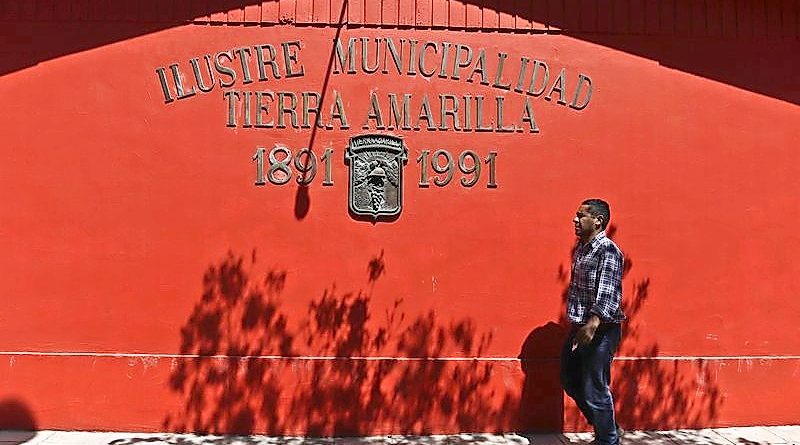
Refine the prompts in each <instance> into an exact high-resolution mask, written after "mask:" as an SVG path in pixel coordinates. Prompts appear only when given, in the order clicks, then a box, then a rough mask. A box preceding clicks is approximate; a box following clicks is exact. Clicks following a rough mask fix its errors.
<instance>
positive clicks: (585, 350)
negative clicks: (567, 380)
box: [575, 324, 620, 445]
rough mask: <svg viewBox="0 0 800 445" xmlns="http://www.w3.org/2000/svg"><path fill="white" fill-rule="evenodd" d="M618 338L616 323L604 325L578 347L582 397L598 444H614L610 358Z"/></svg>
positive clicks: (614, 420) (614, 426)
mask: <svg viewBox="0 0 800 445" xmlns="http://www.w3.org/2000/svg"><path fill="white" fill-rule="evenodd" d="M619 339H620V327H619V325H616V324H612V325H603V326H602V327H600V328H599V329H598V330H597V333H596V334H595V338H594V340H592V343H591V344H589V345H587V346H585V347H581V348H578V349H577V350H576V351H575V352H577V353H578V355H580V357H581V368H582V369H581V377H582V382H581V383H582V385H583V397H584V400H585V402H586V405H587V406H588V408H589V410H590V412H591V415H592V420H593V422H592V424H593V425H594V432H595V440H596V441H597V443H598V444H600V445H617V444H618V443H619V437H617V423H616V419H615V416H614V397H613V396H612V395H611V390H610V389H609V384H610V383H611V360H612V359H613V357H614V353H615V352H616V350H617V346H618V345H619Z"/></svg>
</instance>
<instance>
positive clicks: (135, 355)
mask: <svg viewBox="0 0 800 445" xmlns="http://www.w3.org/2000/svg"><path fill="white" fill-rule="evenodd" d="M0 356H9V357H21V356H39V357H108V358H165V359H172V358H176V359H193V358H213V359H230V358H236V359H242V360H366V361H377V360H394V361H452V362H472V361H481V362H517V361H519V359H518V358H517V357H382V356H373V357H334V356H306V355H303V356H282V355H199V354H147V353H116V352H40V351H0ZM551 360H558V359H557V358H537V359H531V360H530V361H551ZM614 360H622V361H636V360H665V361H675V360H681V361H698V360H800V355H724V356H716V355H707V356H702V355H697V356H688V355H675V356H656V357H626V356H621V357H615V358H614Z"/></svg>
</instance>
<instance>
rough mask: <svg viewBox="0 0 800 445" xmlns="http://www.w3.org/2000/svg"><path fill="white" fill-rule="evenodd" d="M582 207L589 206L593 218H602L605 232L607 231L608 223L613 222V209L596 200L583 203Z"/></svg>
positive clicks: (605, 203)
mask: <svg viewBox="0 0 800 445" xmlns="http://www.w3.org/2000/svg"><path fill="white" fill-rule="evenodd" d="M581 205H586V206H589V213H591V214H592V216H602V217H603V230H606V226H608V221H609V220H611V208H610V207H609V206H608V203H607V202H605V201H603V200H602V199H597V198H594V199H587V200H585V201H583V202H582V203H581Z"/></svg>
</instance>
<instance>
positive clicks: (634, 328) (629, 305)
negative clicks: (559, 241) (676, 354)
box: [520, 224, 722, 431]
mask: <svg viewBox="0 0 800 445" xmlns="http://www.w3.org/2000/svg"><path fill="white" fill-rule="evenodd" d="M606 233H607V235H608V236H609V237H610V238H612V239H613V238H614V236H615V235H616V234H617V233H618V228H617V226H616V225H614V224H611V225H609V227H608V229H607V231H606ZM576 248H577V244H576V245H575V246H573V248H572V251H571V252H570V258H571V257H572V254H574V253H575V249H576ZM633 265H634V262H633V260H632V258H631V256H630V255H628V254H626V257H625V266H624V271H623V276H624V277H627V276H628V275H629V274H630V273H631V271H632V270H633ZM557 280H558V282H559V283H561V284H562V285H563V286H564V290H563V292H562V301H563V304H564V306H566V302H567V296H568V291H569V280H570V265H569V263H567V264H562V265H560V266H559V268H558V275H557ZM650 287H651V281H650V278H648V277H644V278H641V279H637V280H635V281H634V284H633V290H632V291H631V290H628V289H624V290H623V311H624V312H625V314H626V315H627V317H628V319H627V321H625V322H624V323H623V331H622V340H621V343H620V346H619V349H618V352H617V354H616V355H617V356H625V357H626V358H624V359H616V360H615V364H614V367H613V371H612V392H613V394H614V398H615V402H616V413H617V420H618V422H619V423H620V425H622V426H623V427H624V428H626V429H672V428H700V427H707V426H709V425H710V424H713V422H714V420H715V419H716V418H717V414H718V409H719V405H720V404H721V402H722V396H721V393H720V390H719V387H718V385H717V382H716V379H715V378H716V373H715V369H713V367H712V366H711V365H709V364H708V362H706V361H703V360H697V361H696V362H695V363H692V364H688V362H679V361H675V360H669V361H666V360H663V361H662V360H657V359H655V358H656V357H658V354H659V347H658V342H656V341H647V340H645V339H644V336H643V333H644V330H645V329H644V323H643V322H642V321H640V319H639V315H640V313H641V311H642V309H643V307H644V305H645V304H646V302H647V300H648V299H649V297H650ZM676 328H677V329H679V328H680V327H679V325H678V326H676ZM568 330H569V321H568V320H567V318H566V315H565V313H564V311H563V310H562V312H561V315H560V317H559V319H558V321H551V322H548V323H547V324H545V325H543V326H540V327H537V328H536V329H534V330H533V331H532V332H531V334H530V335H529V336H528V338H527V339H526V340H525V342H524V343H523V346H522V351H521V353H520V358H521V360H522V363H523V371H524V372H525V384H524V387H523V393H522V400H521V404H520V408H521V416H522V418H523V425H524V426H526V427H527V428H528V429H529V430H532V431H562V430H568V431H579V430H587V429H589V426H588V424H586V422H585V421H584V419H583V417H582V415H581V414H580V412H579V411H578V410H577V408H576V407H574V406H572V405H570V407H569V408H568V409H567V411H566V412H565V410H564V396H563V393H562V390H561V386H560V378H559V367H560V363H559V355H560V349H561V345H562V344H563V342H564V340H565V338H566V336H567V332H568ZM526 410H527V411H526ZM552 413H558V415H555V414H552ZM533 414H536V416H540V417H538V418H536V417H535V416H534V415H533ZM541 416H546V417H544V418H543V417H541Z"/></svg>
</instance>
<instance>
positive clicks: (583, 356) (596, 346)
mask: <svg viewBox="0 0 800 445" xmlns="http://www.w3.org/2000/svg"><path fill="white" fill-rule="evenodd" d="M610 218H611V210H610V208H609V206H608V203H606V202H605V201H603V200H601V199H587V200H586V201H583V202H582V203H581V205H580V206H579V207H578V210H577V212H576V213H575V218H574V219H573V220H572V222H573V223H574V224H575V235H576V236H578V238H579V242H578V246H577V247H576V249H575V254H574V256H573V258H572V276H571V279H570V283H569V295H568V299H567V318H568V319H569V321H570V322H571V323H572V329H571V330H570V334H569V335H568V336H567V340H566V342H565V343H564V347H563V350H562V352H561V384H562V386H563V387H564V391H565V392H566V393H567V394H568V395H569V396H570V397H572V399H573V400H575V403H576V404H577V405H578V408H580V410H581V412H582V413H583V415H584V416H585V417H586V420H587V421H588V422H589V424H591V425H592V426H593V427H594V432H595V443H597V444H599V445H618V444H619V436H620V435H621V432H622V430H621V429H619V428H618V427H617V423H616V419H615V416H614V398H613V396H612V395H611V390H610V389H609V383H610V381H611V360H612V359H613V357H614V353H615V352H616V350H617V346H618V345H619V340H620V322H622V321H623V320H624V319H625V314H623V313H622V308H621V306H620V304H621V302H622V269H623V262H624V261H623V256H622V252H621V251H620V250H619V248H618V247H617V245H616V244H614V242H613V241H611V239H609V238H608V237H606V234H605V229H606V227H607V226H608V221H609V219H610Z"/></svg>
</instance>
